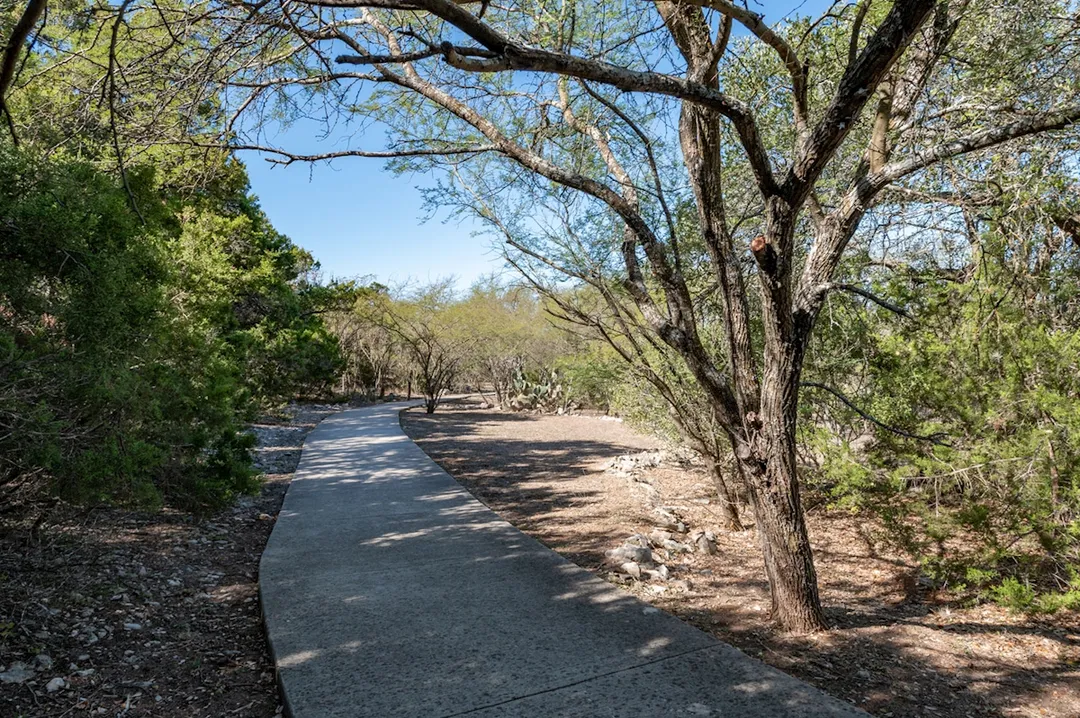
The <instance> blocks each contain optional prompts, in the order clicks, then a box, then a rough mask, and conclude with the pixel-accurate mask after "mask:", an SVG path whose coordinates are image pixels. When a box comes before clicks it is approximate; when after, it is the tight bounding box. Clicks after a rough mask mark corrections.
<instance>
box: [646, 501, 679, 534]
mask: <svg viewBox="0 0 1080 718" xmlns="http://www.w3.org/2000/svg"><path fill="white" fill-rule="evenodd" d="M649 521H650V522H651V523H652V525H653V526H656V527H658V528H660V529H663V530H665V531H674V532H675V533H686V524H684V523H683V522H682V521H681V520H680V519H679V517H678V516H677V515H676V514H675V512H674V511H672V510H671V509H666V508H663V507H660V508H656V509H653V510H652V513H651V514H650V515H649Z"/></svg>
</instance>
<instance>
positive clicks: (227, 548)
mask: <svg viewBox="0 0 1080 718" xmlns="http://www.w3.org/2000/svg"><path fill="white" fill-rule="evenodd" d="M338 409H339V407H331V406H319V405H293V406H290V407H288V408H287V409H285V410H284V411H282V412H281V413H280V414H279V415H278V416H275V417H267V418H265V419H263V420H262V421H261V422H260V423H258V424H256V425H254V426H253V427H252V431H253V432H254V433H255V434H256V435H257V437H258V440H259V448H258V450H257V465H258V467H259V469H260V471H263V472H265V474H266V476H265V482H264V484H263V487H262V491H261V493H260V494H259V495H258V496H254V497H245V498H243V499H241V500H240V501H238V502H237V503H236V504H235V505H234V506H232V507H230V508H228V509H226V510H224V511H221V512H219V513H217V514H214V515H211V516H201V517H200V516H192V515H190V514H187V513H183V512H179V511H175V510H170V509H165V510H162V511H157V512H139V511H123V510H117V509H109V508H90V509H87V508H85V507H74V506H68V505H65V504H55V503H51V502H50V503H48V504H35V503H28V504H26V505H24V506H22V507H21V508H20V509H18V510H15V511H10V512H8V513H5V514H4V515H3V517H2V519H0V716H3V717H4V718H8V717H9V716H11V717H12V718H15V717H17V716H18V717H26V718H30V717H34V718H39V717H40V718H44V717H45V716H52V717H58V716H68V715H72V716H82V715H101V716H125V717H130V718H136V717H138V716H155V717H157V718H201V717H205V718H222V717H226V716H237V717H241V718H242V717H243V716H260V717H262V718H268V717H270V716H274V715H277V714H280V713H281V706H280V705H279V703H278V695H277V688H276V684H275V681H274V672H273V665H272V663H271V661H270V656H269V652H268V650H267V646H266V641H265V637H264V634H263V627H262V618H261V615H260V612H259V604H258V597H257V596H258V583H257V571H258V562H259V556H260V555H261V554H262V550H263V546H264V545H265V544H266V539H267V538H268V537H269V535H270V530H271V528H272V527H273V521H274V517H275V516H276V515H277V512H278V510H279V508H280V507H281V501H282V498H283V497H284V495H285V490H286V488H287V486H288V483H289V480H290V479H291V477H292V472H293V471H294V470H295V468H296V464H297V462H298V461H299V458H300V449H301V445H302V443H303V439H304V437H305V436H306V435H307V433H308V432H309V431H310V430H311V429H312V428H314V426H315V425H316V424H317V423H318V422H319V421H320V420H321V419H322V418H324V417H325V416H327V415H329V414H331V413H333V412H335V411H337V410H338Z"/></svg>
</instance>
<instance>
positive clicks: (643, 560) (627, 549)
mask: <svg viewBox="0 0 1080 718" xmlns="http://www.w3.org/2000/svg"><path fill="white" fill-rule="evenodd" d="M607 557H608V558H610V559H612V560H613V561H614V562H615V563H618V564H622V563H625V562H627V561H633V562H634V563H637V564H644V565H649V566H651V565H652V564H653V555H652V551H651V550H649V549H647V548H642V547H641V546H620V547H618V548H616V549H612V550H610V551H608V552H607Z"/></svg>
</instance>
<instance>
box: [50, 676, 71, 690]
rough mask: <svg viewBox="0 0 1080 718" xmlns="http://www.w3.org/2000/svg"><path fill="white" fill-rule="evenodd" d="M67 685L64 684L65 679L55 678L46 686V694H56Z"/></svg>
mask: <svg viewBox="0 0 1080 718" xmlns="http://www.w3.org/2000/svg"><path fill="white" fill-rule="evenodd" d="M66 685H67V683H65V682H64V679H63V678H60V677H59V676H57V677H56V678H53V679H52V680H51V681H49V682H48V683H46V684H45V692H46V693H56V692H57V691H58V690H60V689H61V688H63V687H64V686H66Z"/></svg>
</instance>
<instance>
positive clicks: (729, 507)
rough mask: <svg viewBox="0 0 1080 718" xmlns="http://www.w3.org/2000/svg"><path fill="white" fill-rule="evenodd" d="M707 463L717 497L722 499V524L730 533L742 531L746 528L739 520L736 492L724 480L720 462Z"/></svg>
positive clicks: (710, 460) (711, 461) (711, 460)
mask: <svg viewBox="0 0 1080 718" xmlns="http://www.w3.org/2000/svg"><path fill="white" fill-rule="evenodd" d="M707 461H708V463H709V473H710V474H711V475H712V479H713V485H714V486H715V487H716V495H717V497H718V498H719V499H720V504H719V506H720V522H721V523H722V524H723V527H724V528H725V529H727V530H728V531H742V530H743V528H744V527H743V524H742V521H741V520H740V519H739V504H738V501H737V500H736V498H735V492H734V491H733V490H732V489H731V485H730V484H728V482H727V480H726V479H725V478H724V471H723V469H722V468H721V466H720V462H718V461H716V460H715V459H712V458H710V459H707Z"/></svg>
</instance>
